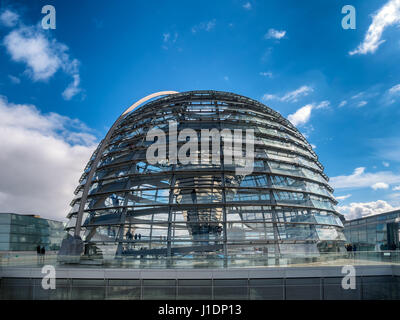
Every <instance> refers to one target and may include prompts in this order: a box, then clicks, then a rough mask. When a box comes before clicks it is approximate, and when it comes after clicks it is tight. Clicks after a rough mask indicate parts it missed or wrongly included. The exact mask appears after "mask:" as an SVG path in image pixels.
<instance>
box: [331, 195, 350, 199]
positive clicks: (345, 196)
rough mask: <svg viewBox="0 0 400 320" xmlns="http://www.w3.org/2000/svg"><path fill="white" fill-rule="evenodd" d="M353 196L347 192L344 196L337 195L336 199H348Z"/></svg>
mask: <svg viewBox="0 0 400 320" xmlns="http://www.w3.org/2000/svg"><path fill="white" fill-rule="evenodd" d="M350 197H351V194H346V195H344V196H339V197H335V199H336V200H346V199H348V198H350Z"/></svg>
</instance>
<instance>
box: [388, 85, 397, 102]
mask: <svg viewBox="0 0 400 320" xmlns="http://www.w3.org/2000/svg"><path fill="white" fill-rule="evenodd" d="M399 97H400V84H396V85H395V86H393V87H391V88H390V89H389V90H387V92H386V93H385V100H386V101H385V102H386V103H388V104H392V103H395V102H396V100H397V99H398V98H399Z"/></svg>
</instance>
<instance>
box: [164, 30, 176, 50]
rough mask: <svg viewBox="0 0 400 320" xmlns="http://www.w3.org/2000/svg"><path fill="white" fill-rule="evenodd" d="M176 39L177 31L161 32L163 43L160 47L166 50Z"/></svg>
mask: <svg viewBox="0 0 400 320" xmlns="http://www.w3.org/2000/svg"><path fill="white" fill-rule="evenodd" d="M176 40H178V33H177V32H174V34H173V35H172V34H171V33H170V32H167V33H163V43H164V44H163V45H162V48H163V49H165V50H168V49H169V48H170V47H172V46H173V45H174V44H175V43H176Z"/></svg>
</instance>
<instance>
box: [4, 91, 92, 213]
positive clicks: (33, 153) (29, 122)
mask: <svg viewBox="0 0 400 320" xmlns="http://www.w3.org/2000/svg"><path fill="white" fill-rule="evenodd" d="M0 137H6V138H5V139H0V150H1V153H0V177H1V179H0V195H1V196H0V208H1V211H3V212H4V211H6V212H7V211H9V212H17V213H26V214H27V213H35V214H39V215H41V216H43V217H46V218H52V219H58V220H59V219H64V218H65V216H66V214H67V213H68V211H69V206H68V204H69V202H70V201H71V199H72V197H73V191H74V190H75V187H76V186H77V184H78V179H79V177H80V175H81V173H82V171H83V168H84V166H85V165H86V163H87V161H88V160H89V158H90V156H91V154H92V152H93V151H94V149H95V144H96V143H97V141H96V140H97V139H96V137H94V136H93V135H92V134H91V133H90V130H89V129H88V128H87V127H86V126H85V125H84V124H83V123H82V122H80V121H79V120H76V119H70V118H68V117H65V116H62V115H59V114H57V113H49V114H42V113H41V112H40V111H39V110H38V109H37V108H36V107H35V106H33V105H21V104H12V103H9V102H7V100H6V98H5V97H0Z"/></svg>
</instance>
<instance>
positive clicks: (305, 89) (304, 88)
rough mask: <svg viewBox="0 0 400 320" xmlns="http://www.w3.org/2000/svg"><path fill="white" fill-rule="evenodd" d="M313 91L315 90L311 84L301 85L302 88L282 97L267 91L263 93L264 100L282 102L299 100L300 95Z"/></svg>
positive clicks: (306, 94)
mask: <svg viewBox="0 0 400 320" xmlns="http://www.w3.org/2000/svg"><path fill="white" fill-rule="evenodd" d="M313 91H314V89H313V88H312V87H310V86H301V87H300V88H298V89H296V90H293V91H290V92H288V93H286V94H285V95H283V96H282V97H279V96H277V95H274V94H268V93H266V94H264V95H263V100H279V101H282V102H297V101H298V100H299V98H300V97H305V96H308V95H309V94H310V93H311V92H313Z"/></svg>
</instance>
